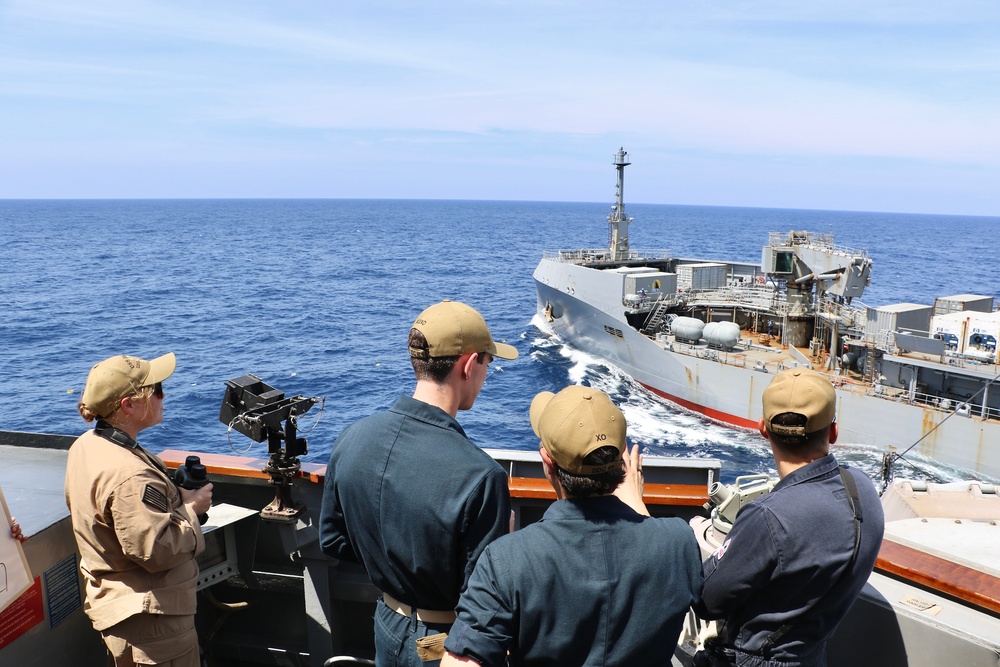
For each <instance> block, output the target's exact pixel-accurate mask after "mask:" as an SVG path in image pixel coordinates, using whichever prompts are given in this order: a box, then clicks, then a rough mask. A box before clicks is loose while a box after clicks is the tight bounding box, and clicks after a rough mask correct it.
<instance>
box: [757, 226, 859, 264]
mask: <svg viewBox="0 0 1000 667" xmlns="http://www.w3.org/2000/svg"><path fill="white" fill-rule="evenodd" d="M793 234H794V235H795V236H793ZM767 244H768V245H769V246H777V247H783V246H796V245H811V246H815V247H817V248H823V249H824V250H830V251H832V252H835V253H840V254H843V255H847V256H850V257H857V256H861V257H865V258H867V257H868V251H867V250H861V249H858V248H851V247H848V246H841V245H837V244H836V243H834V242H833V234H824V233H822V232H791V233H790V232H768V234H767Z"/></svg>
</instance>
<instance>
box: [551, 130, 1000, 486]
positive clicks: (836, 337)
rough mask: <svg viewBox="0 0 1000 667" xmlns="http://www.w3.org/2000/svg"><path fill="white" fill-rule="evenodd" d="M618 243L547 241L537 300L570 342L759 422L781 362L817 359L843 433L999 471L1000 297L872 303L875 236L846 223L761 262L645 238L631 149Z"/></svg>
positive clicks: (613, 228) (613, 231)
mask: <svg viewBox="0 0 1000 667" xmlns="http://www.w3.org/2000/svg"><path fill="white" fill-rule="evenodd" d="M613 164H614V165H615V168H616V170H617V187H616V198H615V199H616V200H615V204H614V205H613V206H612V211H611V215H609V217H608V222H609V244H608V247H607V248H599V249H574V250H560V251H557V252H546V253H545V254H544V256H543V258H542V260H541V261H540V262H539V264H538V266H537V268H536V269H535V272H534V278H535V285H536V290H537V297H538V312H539V314H540V315H541V316H542V319H543V320H544V322H545V323H546V324H547V325H548V326H549V327H550V328H551V329H552V331H553V332H554V333H556V334H557V335H558V336H559V337H560V338H562V339H563V340H564V341H566V342H567V343H569V344H570V345H572V346H574V347H577V348H579V349H582V350H584V351H586V352H588V353H590V354H593V355H595V356H598V357H601V358H603V359H606V360H607V361H609V362H611V363H613V364H615V365H616V366H618V367H619V368H621V369H622V370H624V371H625V372H627V373H628V374H629V375H631V376H633V377H634V378H635V379H636V380H637V381H638V382H639V383H641V384H642V385H643V386H645V387H646V388H647V389H649V390H650V391H652V392H653V393H655V394H657V395H659V396H661V397H663V398H666V399H667V400H669V401H671V402H673V403H676V404H678V405H680V406H682V407H684V408H687V409H690V410H694V411H696V412H699V413H702V414H704V415H706V416H708V417H710V418H712V419H715V420H718V421H722V422H725V423H728V424H733V425H736V426H741V427H747V428H755V427H756V425H757V422H758V420H759V418H760V405H761V401H760V398H761V393H762V392H763V390H764V387H766V386H767V384H768V382H770V379H771V376H772V374H773V373H776V372H778V371H780V370H782V369H785V368H792V367H796V366H804V367H809V368H814V369H816V370H818V371H821V372H824V373H826V374H827V375H828V377H829V378H830V380H831V382H833V384H834V386H835V387H836V388H837V395H838V397H839V405H838V417H837V421H838V423H839V425H840V434H841V435H840V441H841V442H843V443H856V444H864V445H871V446H876V447H879V448H881V449H884V450H886V451H887V452H894V453H892V454H890V455H889V458H890V459H891V458H892V457H895V456H898V455H899V454H900V453H903V452H906V451H910V450H911V448H912V449H913V450H914V451H917V452H919V453H921V454H923V455H925V456H927V457H929V458H932V459H935V460H938V461H941V462H943V463H946V464H949V465H954V466H958V467H961V468H966V469H970V470H975V471H977V472H979V473H981V474H983V475H987V476H989V477H992V478H1000V385H996V384H994V383H995V382H996V381H997V380H998V379H1000V365H998V362H1000V357H998V349H997V344H996V342H997V339H998V338H1000V313H997V312H994V311H993V297H990V296H979V295H973V294H962V295H955V296H950V297H942V298H939V299H937V300H936V301H935V304H934V305H923V304H910V303H900V304H892V305H886V306H879V307H868V306H865V305H863V304H861V303H860V302H859V299H860V297H861V296H862V295H863V294H864V291H865V288H866V287H867V286H868V285H869V284H870V281H871V274H872V260H871V258H869V256H868V254H867V252H866V251H864V250H857V249H851V248H845V247H841V246H838V245H836V243H835V242H834V238H833V234H832V233H830V234H821V233H814V232H806V231H790V232H771V233H770V234H769V235H768V238H767V241H766V244H765V245H763V246H762V251H761V262H760V264H752V263H745V262H733V261H727V260H713V259H703V258H681V257H676V256H674V254H673V253H671V252H670V251H667V250H652V251H647V250H633V249H632V248H631V247H630V244H629V236H628V223H630V222H631V221H632V218H628V217H626V216H625V213H624V201H623V189H624V168H625V166H627V165H628V164H630V163H629V160H628V153H626V152H625V151H624V150H623V149H621V150H619V151H618V152H617V153H616V154H615V156H614V158H613Z"/></svg>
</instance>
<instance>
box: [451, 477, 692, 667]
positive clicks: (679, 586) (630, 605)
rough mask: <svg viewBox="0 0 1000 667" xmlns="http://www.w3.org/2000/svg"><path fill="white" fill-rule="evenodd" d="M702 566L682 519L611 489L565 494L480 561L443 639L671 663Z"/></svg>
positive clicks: (486, 661) (554, 660) (556, 658)
mask: <svg viewBox="0 0 1000 667" xmlns="http://www.w3.org/2000/svg"><path fill="white" fill-rule="evenodd" d="M701 585H702V566H701V558H700V555H699V551H698V544H697V542H696V541H695V538H694V533H693V532H692V531H691V528H689V527H688V526H687V524H685V523H684V521H682V520H681V519H659V518H652V517H644V516H641V515H639V514H637V513H636V512H635V511H634V510H633V509H631V508H630V507H628V506H627V505H626V504H625V503H623V502H622V501H621V500H619V499H618V498H616V497H614V496H599V497H593V498H577V499H569V500H559V501H556V502H555V503H554V504H552V505H551V506H550V507H549V508H548V510H546V512H545V516H544V517H543V518H542V520H541V521H539V522H537V523H534V524H532V525H530V526H527V527H525V528H522V529H521V530H518V531H516V532H514V533H511V534H510V535H507V536H505V537H501V538H500V539H498V540H497V541H496V542H493V543H492V544H490V545H489V546H488V547H486V551H485V552H483V555H482V556H481V557H480V558H479V562H478V563H477V564H476V569H475V572H474V573H473V574H472V579H470V580H469V587H468V589H467V590H466V591H465V593H463V594H462V599H461V600H460V601H459V603H458V610H457V611H458V619H457V620H456V621H455V624H454V626H453V627H452V631H451V634H450V635H448V639H447V641H446V642H445V648H447V649H448V650H449V651H450V652H452V653H454V654H456V655H459V656H467V657H470V658H473V659H475V660H476V661H477V662H479V663H480V664H482V665H484V666H488V667H495V666H500V665H505V664H508V663H507V662H506V660H507V651H508V650H509V651H510V658H509V664H510V665H512V666H520V665H530V666H541V665H551V666H553V667H555V666H557V665H558V666H560V667H574V666H584V665H586V666H591V665H593V666H597V665H601V666H608V667H610V666H613V665H622V666H624V665H628V666H629V667H643V666H645V665H650V666H652V665H669V664H670V658H671V656H672V655H673V652H674V648H675V647H676V645H677V637H678V635H679V634H680V630H681V624H682V622H683V619H684V615H685V614H686V612H687V610H688V608H689V607H690V606H691V604H692V603H693V602H694V601H695V600H696V599H697V598H698V595H699V593H700V591H701Z"/></svg>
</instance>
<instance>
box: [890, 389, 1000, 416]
mask: <svg viewBox="0 0 1000 667" xmlns="http://www.w3.org/2000/svg"><path fill="white" fill-rule="evenodd" d="M871 393H872V395H874V396H878V397H880V398H884V399H888V400H891V401H897V402H899V403H907V404H910V405H926V406H929V407H933V408H938V409H940V410H943V411H944V412H954V413H955V415H956V416H962V417H980V418H983V419H1000V409H998V408H994V407H990V406H988V405H983V404H982V403H975V402H972V401H970V400H965V399H962V398H947V397H944V396H937V395H935V394H925V393H921V392H919V391H917V392H912V394H911V392H910V390H908V389H904V388H902V387H889V386H887V385H882V384H877V385H875V386H874V387H872V389H871Z"/></svg>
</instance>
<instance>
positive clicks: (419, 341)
mask: <svg viewBox="0 0 1000 667" xmlns="http://www.w3.org/2000/svg"><path fill="white" fill-rule="evenodd" d="M407 346H408V347H409V348H410V365H411V366H413V372H414V374H416V376H417V379H418V380H430V381H431V382H433V383H435V384H443V383H444V381H445V378H447V377H448V373H451V369H452V368H454V367H455V362H457V361H458V359H459V357H431V356H428V357H426V358H424V359H421V358H420V357H415V356H413V351H414V350H423V351H424V352H429V350H430V346H429V345H428V344H427V338H425V337H424V334H423V332H421V331H420V330H419V329H410V337H409V340H408V341H407ZM476 362H477V363H480V364H483V363H486V353H485V352H480V353H478V354H477V355H476Z"/></svg>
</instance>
